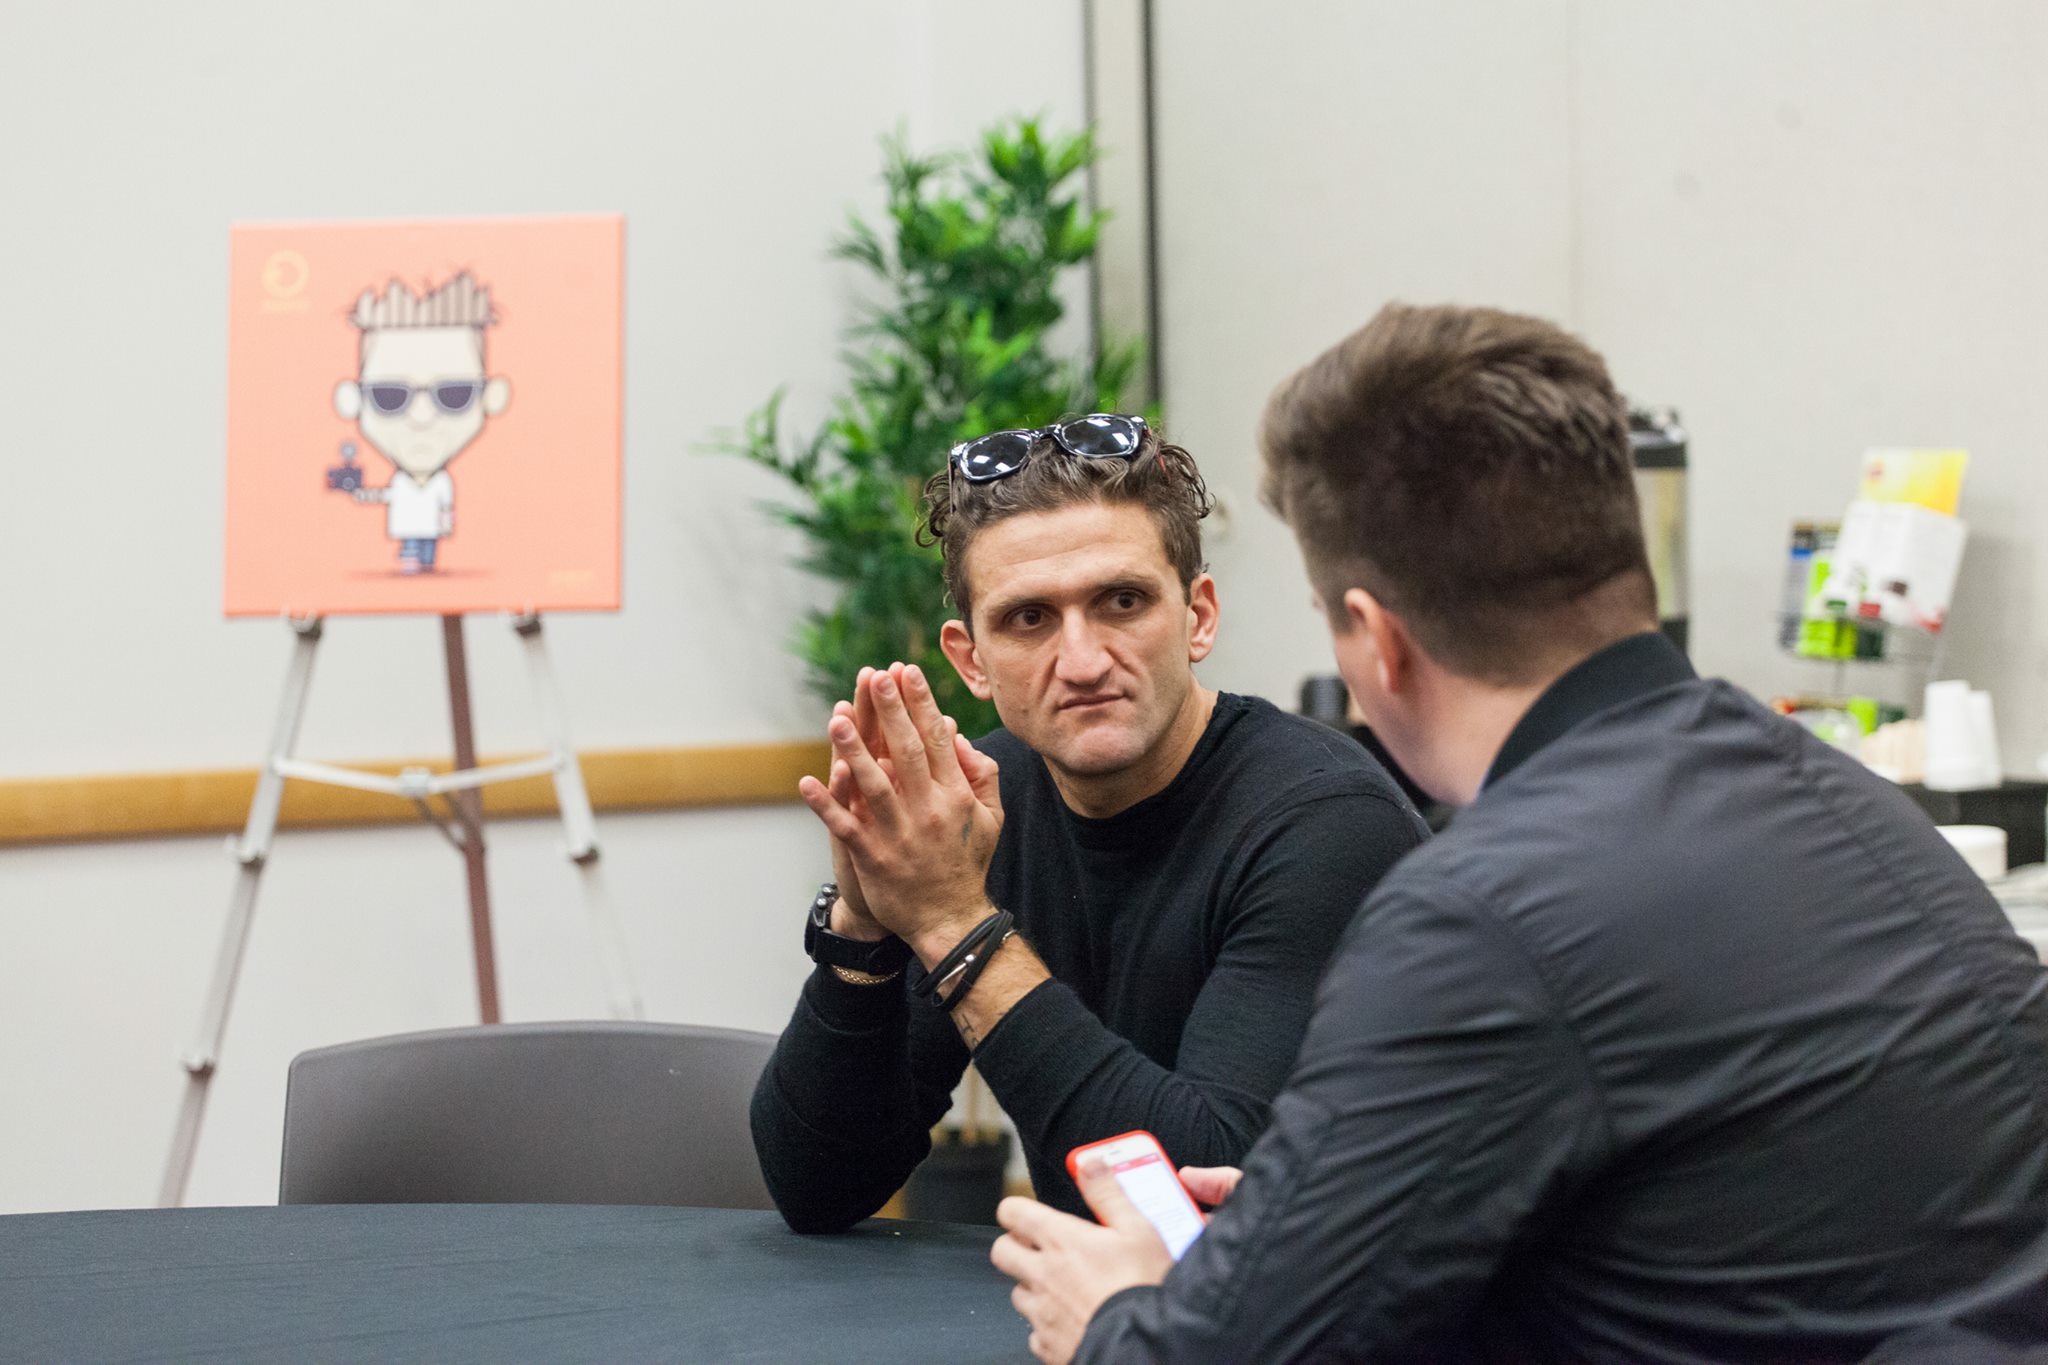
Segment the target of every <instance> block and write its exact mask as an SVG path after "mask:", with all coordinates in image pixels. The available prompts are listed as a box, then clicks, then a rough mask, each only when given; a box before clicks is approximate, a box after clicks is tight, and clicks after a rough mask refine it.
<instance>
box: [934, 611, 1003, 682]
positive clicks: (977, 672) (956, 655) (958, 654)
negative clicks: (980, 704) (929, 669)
mask: <svg viewBox="0 0 2048 1365" xmlns="http://www.w3.org/2000/svg"><path fill="white" fill-rule="evenodd" d="M939 648H940V649H943V650H944V651H946V658H947V659H949V660H951V661H952V664H953V671H954V672H955V673H958V674H959V675H960V681H961V682H964V683H966V684H967V690H968V691H969V692H972V693H973V694H974V695H975V696H977V697H979V698H980V699H981V700H983V701H987V700H988V699H989V698H990V697H992V696H993V695H995V693H994V689H992V688H991V687H990V686H989V685H988V674H987V673H986V672H984V671H983V670H982V667H981V655H980V653H979V652H978V651H977V650H976V649H975V647H974V637H973V636H972V635H969V634H968V633H967V623H966V622H964V621H948V622H946V624H945V625H943V626H940V627H939Z"/></svg>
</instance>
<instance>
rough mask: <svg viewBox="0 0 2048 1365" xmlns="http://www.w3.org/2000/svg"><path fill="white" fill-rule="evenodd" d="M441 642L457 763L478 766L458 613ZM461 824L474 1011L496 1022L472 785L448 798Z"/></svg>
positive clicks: (478, 803)
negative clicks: (473, 966)
mask: <svg viewBox="0 0 2048 1365" xmlns="http://www.w3.org/2000/svg"><path fill="white" fill-rule="evenodd" d="M441 644H442V648H443V651H444V652H445V653H446V654H447V656H448V704H449V711H450V713H451V716H452V719H453V721H454V726H455V768H456V771H458V772H464V771H467V770H469V769H471V768H474V767H475V766H476V735H475V732H474V730H473V729H472V727H471V725H470V718H469V656H468V652H467V651H466V650H465V649H464V648H463V644H462V618H461V617H460V616H444V617H442V618H441ZM450 800H451V801H452V802H453V804H454V806H455V815H456V819H457V820H459V821H460V822H461V824H462V862H463V866H464V868H465V870H466V871H467V874H468V880H469V933H470V941H471V944H472V946H473V947H474V949H475V951H476V998H477V1012H478V1014H479V1016H480V1017H481V1018H482V1020H483V1022H484V1023H486V1024H495V1023H497V1022H498V1017H499V1016H498V960H497V953H496V951H495V949H494V948H493V947H492V943H491V888H490V882H489V880H488V879H487V874H486V872H485V870H484V798H483V793H482V792H480V791H478V790H477V789H476V788H475V787H467V788H464V789H463V790H461V791H458V792H455V793H453V794H452V796H451V797H450Z"/></svg>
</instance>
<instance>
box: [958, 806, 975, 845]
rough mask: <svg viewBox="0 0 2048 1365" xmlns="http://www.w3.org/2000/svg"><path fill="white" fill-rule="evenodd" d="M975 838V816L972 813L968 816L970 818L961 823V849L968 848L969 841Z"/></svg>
mask: <svg viewBox="0 0 2048 1365" xmlns="http://www.w3.org/2000/svg"><path fill="white" fill-rule="evenodd" d="M973 836H974V816H973V814H972V813H970V814H969V815H968V817H967V818H966V819H965V820H962V821H961V822H960V847H962V848H965V847H967V841H968V840H969V839H970V838H972V837H973Z"/></svg>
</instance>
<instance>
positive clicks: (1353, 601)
mask: <svg viewBox="0 0 2048 1365" xmlns="http://www.w3.org/2000/svg"><path fill="white" fill-rule="evenodd" d="M1344 614H1345V615H1346V616H1347V617H1349V618H1350V625H1351V629H1353V630H1362V631H1364V632H1365V633H1366V636H1367V638H1368V639H1369V640H1370V641H1371V642H1372V665H1373V668H1374V669H1375V670H1376V671H1377V672H1378V674H1379V684H1380V690H1381V691H1383V692H1387V693H1390V694H1393V693H1399V692H1401V691H1404V690H1405V689H1406V687H1407V684H1408V682H1409V680H1410V679H1411V678H1412V677H1413V675H1414V672H1415V640H1414V637H1412V636H1411V635H1409V633H1408V626H1407V623H1406V622H1404V621H1403V620H1402V619H1401V618H1400V617H1399V616H1396V615H1395V614H1394V613H1393V612H1391V611H1389V610H1388V609H1387V607H1386V605H1385V604H1384V603H1382V602H1381V601H1380V600H1379V599H1378V598H1377V597H1374V596H1373V595H1372V594H1371V593H1369V592H1367V591H1366V590H1365V589H1364V588H1346V589H1345V590H1344Z"/></svg>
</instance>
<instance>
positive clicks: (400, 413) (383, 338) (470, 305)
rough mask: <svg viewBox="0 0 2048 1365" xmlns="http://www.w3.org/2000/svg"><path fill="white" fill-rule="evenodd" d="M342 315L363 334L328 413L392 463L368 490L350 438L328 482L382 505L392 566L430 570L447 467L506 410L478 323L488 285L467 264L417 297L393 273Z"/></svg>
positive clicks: (448, 529) (445, 523)
mask: <svg viewBox="0 0 2048 1365" xmlns="http://www.w3.org/2000/svg"><path fill="white" fill-rule="evenodd" d="M350 321H351V322H353V323H354V324H355V327H356V330H357V331H359V332H360V333H362V347H361V351H360V356H359V360H358V365H357V374H356V377H355V378H353V379H344V380H343V381H341V383H339V384H337V385H336V386H335V388H334V410H335V411H336V412H337V413H339V414H341V416H342V417H343V418H345V419H346V420H348V421H351V422H354V423H355V424H356V429H357V430H358V431H360V432H361V433H362V437H363V439H364V440H365V441H367V442H369V444H370V445H371V446H372V447H373V448H374V449H375V450H376V451H377V452H378V453H379V454H380V455H382V456H383V457H384V458H385V459H387V460H389V461H391V464H392V473H391V479H390V482H388V483H387V484H385V485H384V486H383V487H382V488H371V487H368V486H366V485H365V484H364V482H363V472H362V469H361V468H360V467H359V466H358V465H357V464H356V463H355V447H354V445H353V443H351V444H347V445H344V446H343V447H342V448H341V449H342V463H341V465H339V466H338V467H336V468H332V469H329V470H328V471H327V486H328V487H329V488H331V489H335V490H336V491H339V492H345V493H348V494H350V495H351V496H353V497H354V498H355V500H356V501H357V502H380V503H383V504H384V508H385V514H384V533H385V534H386V535H387V536H389V537H390V538H391V539H393V540H395V541H397V542H398V571H399V572H400V573H403V574H418V573H426V572H430V571H432V569H433V567H434V553H435V550H436V548H437V547H438V546H439V544H440V542H441V540H442V538H443V537H445V536H450V535H453V534H454V533H455V481H454V480H453V479H451V478H450V477H449V475H448V465H449V463H450V462H451V461H453V460H454V458H455V457H456V456H457V455H460V454H461V453H462V452H463V451H464V450H465V449H467V448H468V447H469V444H470V442H472V441H474V440H475V439H476V438H477V436H478V434H479V433H481V432H482V431H483V429H484V421H485V419H486V418H489V417H495V416H497V415H498V414H499V413H501V412H503V411H504V410H505V405H506V403H507V402H508V401H510V399H511V396H512V389H511V385H510V384H509V383H508V382H507V381H506V380H505V379H504V377H503V376H496V377H492V376H489V375H488V374H487V372H486V369H485V365H484V329H485V328H487V327H489V326H490V325H491V324H492V323H494V322H496V321H497V317H496V315H495V314H494V313H493V312H492V311H491V293H490V290H489V289H488V288H486V287H484V286H482V285H479V284H478V283H477V282H476V281H475V280H473V279H471V278H470V276H469V272H468V271H463V272H462V273H460V274H458V275H456V276H454V277H453V278H451V279H449V280H448V281H446V282H445V283H443V284H442V285H441V286H440V287H439V288H437V289H432V290H429V291H427V292H426V293H424V294H416V293H414V292H413V291H412V290H411V289H410V288H408V287H407V286H406V285H405V284H403V283H402V282H400V281H398V280H392V281H391V282H390V283H389V284H388V285H386V286H385V289H384V293H383V294H382V296H379V295H378V293H377V291H376V290H375V289H374V288H371V289H365V290H364V291H363V295H362V297H361V298H360V299H358V300H356V306H355V312H354V313H353V314H352V315H351V317H350Z"/></svg>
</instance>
